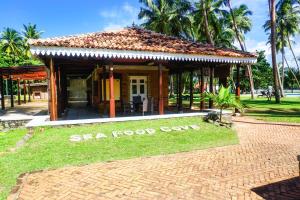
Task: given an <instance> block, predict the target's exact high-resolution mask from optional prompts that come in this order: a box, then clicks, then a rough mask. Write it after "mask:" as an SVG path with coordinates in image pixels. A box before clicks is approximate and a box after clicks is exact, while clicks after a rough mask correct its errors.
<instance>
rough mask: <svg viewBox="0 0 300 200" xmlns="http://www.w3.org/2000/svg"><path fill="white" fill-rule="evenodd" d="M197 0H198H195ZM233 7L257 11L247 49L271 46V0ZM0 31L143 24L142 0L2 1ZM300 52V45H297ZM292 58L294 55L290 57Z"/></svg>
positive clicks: (56, 32)
mask: <svg viewBox="0 0 300 200" xmlns="http://www.w3.org/2000/svg"><path fill="white" fill-rule="evenodd" d="M193 1H195V0H193ZM232 2H233V6H237V5H240V4H246V5H247V6H248V7H249V9H250V10H251V11H252V12H253V15H252V16H251V18H252V21H253V27H252V30H251V32H249V33H248V34H247V35H246V45H247V50H248V51H251V52H254V51H255V50H265V51H266V54H267V56H268V58H269V57H270V48H269V46H268V45H266V40H267V36H266V34H265V32H264V29H263V28H262V26H263V24H264V22H265V21H266V20H267V18H268V13H267V12H268V5H267V0H232ZM0 6H1V7H0V31H1V30H3V28H4V27H12V28H15V29H17V30H18V31H22V25H23V24H28V23H34V24H37V26H38V28H39V29H40V30H42V31H44V33H43V35H42V37H43V38H47V37H55V36H64V35H74V34H82V33H89V32H96V31H104V30H105V31H107V30H117V29H120V28H122V27H126V26H130V25H132V24H133V23H135V24H139V23H140V21H139V20H138V17H137V16H138V13H139V10H140V7H141V4H140V3H139V0H85V1H84V0H0ZM295 50H296V53H297V54H298V55H299V54H300V44H299V45H297V46H295ZM290 59H291V58H290Z"/></svg>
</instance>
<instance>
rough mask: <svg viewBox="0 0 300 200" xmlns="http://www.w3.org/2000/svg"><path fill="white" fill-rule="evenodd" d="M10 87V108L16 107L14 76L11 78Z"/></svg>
mask: <svg viewBox="0 0 300 200" xmlns="http://www.w3.org/2000/svg"><path fill="white" fill-rule="evenodd" d="M9 86H10V107H12V108H13V107H14V106H15V105H14V90H13V80H12V76H9Z"/></svg>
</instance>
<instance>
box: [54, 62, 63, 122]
mask: <svg viewBox="0 0 300 200" xmlns="http://www.w3.org/2000/svg"><path fill="white" fill-rule="evenodd" d="M55 75H56V88H57V90H56V93H57V104H56V105H57V116H58V117H61V113H62V98H61V74H60V67H57V70H56V73H55Z"/></svg>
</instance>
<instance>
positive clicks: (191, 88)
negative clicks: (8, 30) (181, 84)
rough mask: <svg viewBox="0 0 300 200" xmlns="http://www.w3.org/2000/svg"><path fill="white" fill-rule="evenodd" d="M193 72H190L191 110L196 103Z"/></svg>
mask: <svg viewBox="0 0 300 200" xmlns="http://www.w3.org/2000/svg"><path fill="white" fill-rule="evenodd" d="M193 89H194V86H193V71H190V109H192V107H193V101H194V93H193V92H194V90H193Z"/></svg>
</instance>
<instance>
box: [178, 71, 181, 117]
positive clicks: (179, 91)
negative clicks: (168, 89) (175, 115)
mask: <svg viewBox="0 0 300 200" xmlns="http://www.w3.org/2000/svg"><path fill="white" fill-rule="evenodd" d="M178 79H179V80H178V81H179V82H178V83H179V87H178V93H179V94H178V112H179V113H182V72H181V71H180V72H179V74H178Z"/></svg>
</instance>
